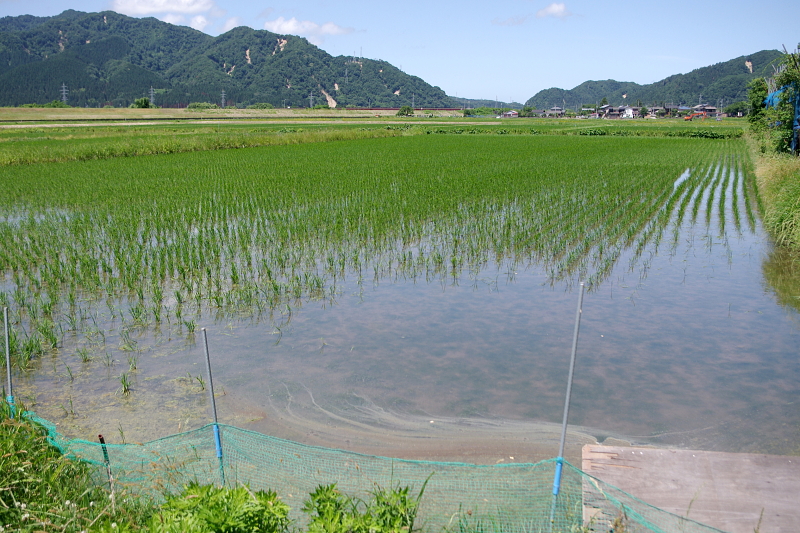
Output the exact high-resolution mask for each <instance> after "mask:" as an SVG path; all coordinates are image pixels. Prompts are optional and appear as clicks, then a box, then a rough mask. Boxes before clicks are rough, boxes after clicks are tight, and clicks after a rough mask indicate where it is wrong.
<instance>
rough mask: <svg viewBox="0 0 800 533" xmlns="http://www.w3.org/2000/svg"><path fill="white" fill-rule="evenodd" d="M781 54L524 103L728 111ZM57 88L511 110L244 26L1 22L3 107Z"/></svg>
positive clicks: (166, 101)
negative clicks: (213, 32)
mask: <svg viewBox="0 0 800 533" xmlns="http://www.w3.org/2000/svg"><path fill="white" fill-rule="evenodd" d="M780 55H781V54H780V52H778V51H777V50H764V51H761V52H758V53H755V54H752V55H750V56H742V57H739V58H736V59H732V60H730V61H727V62H724V63H718V64H716V65H712V66H710V67H704V68H700V69H697V70H694V71H692V72H689V73H688V74H676V75H674V76H670V77H668V78H665V79H664V80H661V81H659V82H656V83H653V84H649V85H638V84H636V83H633V82H618V81H615V80H604V81H587V82H584V83H582V84H581V85H579V86H578V87H575V88H574V89H571V90H564V89H557V88H552V89H547V90H544V91H540V92H538V93H537V94H536V95H535V96H533V97H532V98H530V99H529V100H528V101H527V102H526V104H525V105H527V106H529V107H534V108H537V109H542V108H545V109H549V108H550V107H553V106H563V105H564V104H566V106H567V107H568V108H571V107H575V106H580V105H581V104H594V103H597V102H600V100H602V99H603V98H604V97H605V98H607V99H608V101H609V103H611V104H614V105H620V104H623V103H631V104H636V103H637V101H641V102H642V103H643V104H645V105H650V104H660V103H662V102H663V103H692V104H693V103H697V101H698V99H699V98H700V96H701V95H702V98H703V100H704V102H709V103H713V104H717V103H718V101H719V100H720V99H724V102H725V104H728V103H732V102H734V101H739V100H744V99H745V97H746V93H747V83H748V82H749V81H750V80H752V79H753V78H755V77H758V76H763V75H765V74H771V71H770V69H769V65H770V64H771V63H772V62H774V61H775V59H776V58H778V57H780ZM748 65H749V66H748ZM751 70H752V71H751ZM62 85H63V87H64V88H65V89H66V90H67V91H68V103H69V104H71V105H77V106H90V107H99V106H103V105H114V106H127V105H129V104H130V103H131V102H133V100H135V99H136V98H141V97H143V96H149V95H150V92H151V88H152V91H153V93H154V96H155V98H154V103H155V104H156V105H159V106H185V105H187V104H188V103H190V102H216V103H221V100H222V94H223V91H224V93H225V99H226V101H227V104H228V105H234V104H235V105H237V106H246V105H250V104H254V103H262V102H266V103H270V104H272V105H274V106H275V107H282V106H291V107H308V106H311V105H312V104H313V105H318V104H328V105H330V106H334V105H335V106H336V107H347V106H352V107H401V106H404V105H414V106H415V107H417V108H421V107H429V108H448V107H449V108H458V107H473V108H474V107H479V106H486V107H501V108H506V107H511V108H519V107H520V104H518V103H515V102H513V103H507V102H494V101H492V100H488V99H485V100H481V99H466V98H455V97H450V96H447V95H446V94H445V92H444V91H442V90H441V89H440V88H439V87H435V86H432V85H430V84H428V83H427V82H425V81H424V80H422V79H420V78H418V77H416V76H411V75H409V74H407V73H405V72H402V71H401V70H399V69H398V68H396V67H395V66H393V65H391V64H390V63H388V62H386V61H380V60H373V59H365V58H357V57H351V56H337V57H334V56H331V55H330V54H328V53H327V52H325V51H323V50H321V49H319V48H317V47H316V46H314V45H312V44H311V43H309V42H308V41H307V40H306V39H304V38H302V37H297V36H293V35H278V34H275V33H272V32H269V31H266V30H253V29H251V28H248V27H244V26H242V27H238V28H234V29H232V30H230V31H228V32H226V33H224V34H222V35H219V36H217V37H212V36H210V35H207V34H205V33H202V32H200V31H197V30H194V29H192V28H188V27H185V26H175V25H172V24H168V23H166V22H162V21H160V20H157V19H155V18H133V17H128V16H125V15H121V14H118V13H115V12H113V11H104V12H101V13H84V12H81V11H74V10H67V11H64V12H63V13H61V14H60V15H57V16H54V17H37V16H33V15H22V16H18V17H3V18H0V105H2V106H13V105H21V104H26V103H40V104H42V103H46V102H50V101H52V100H55V99H58V98H60V97H61V87H62ZM623 94H626V95H627V98H626V99H623V98H622V95H623Z"/></svg>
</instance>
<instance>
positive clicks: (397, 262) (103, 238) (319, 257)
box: [0, 138, 739, 345]
mask: <svg viewBox="0 0 800 533" xmlns="http://www.w3.org/2000/svg"><path fill="white" fill-rule="evenodd" d="M437 139H438V138H437ZM454 141H455V142H454ZM565 141H566V142H571V143H575V142H578V141H576V140H574V139H572V140H566V139H565V140H562V139H556V140H555V141H552V140H551V141H548V142H546V143H545V145H546V146H544V147H539V146H537V145H536V144H523V143H531V141H528V140H526V139H515V140H514V142H511V141H510V140H503V141H502V143H504V144H498V141H492V143H489V144H490V145H489V146H485V147H483V146H478V145H476V144H475V143H468V144H466V143H465V141H463V140H461V139H458V140H454V139H450V140H447V141H437V142H432V140H431V139H430V138H427V139H425V138H418V139H403V140H402V143H401V140H399V139H398V140H393V141H392V140H385V141H381V140H375V141H371V142H370V145H369V146H363V147H362V146H361V144H359V143H353V144H348V145H341V146H337V147H335V148H331V147H328V146H325V145H318V146H316V147H315V148H314V149H313V150H311V149H309V147H297V149H292V150H288V149H286V150H283V149H282V150H280V151H277V150H270V151H263V150H262V151H251V152H247V151H243V152H239V153H237V157H227V158H226V160H224V161H219V160H216V159H214V158H211V157H209V156H207V155H203V154H197V157H196V160H193V159H191V158H188V156H181V157H180V158H177V159H175V160H159V161H157V162H156V164H155V167H157V168H159V170H160V174H159V176H158V177H157V178H153V177H152V176H148V175H147V171H148V169H147V168H146V167H148V166H150V167H151V168H152V166H153V163H154V162H155V161H156V160H155V159H150V160H147V159H145V160H143V161H137V162H136V163H137V164H136V165H133V164H132V163H133V162H131V163H127V162H122V161H114V162H106V163H103V166H100V164H99V163H98V164H96V165H95V166H93V167H92V169H89V172H90V173H92V172H98V171H99V172H100V173H101V174H102V176H101V177H99V178H98V177H97V176H94V175H90V174H87V173H86V172H85V169H79V168H76V167H73V168H71V169H69V170H70V171H72V172H74V175H73V176H66V179H64V176H60V178H61V180H60V181H57V180H54V179H53V177H52V176H43V174H44V173H42V174H39V175H38V176H35V175H34V176H33V177H32V179H30V180H29V183H22V182H19V181H13V179H12V180H9V181H6V182H5V183H4V184H3V185H4V192H5V194H4V196H5V200H4V205H5V209H6V211H5V212H6V219H5V223H3V224H0V238H2V239H3V240H4V242H6V243H9V245H8V246H5V247H3V249H2V250H1V251H0V267H2V268H3V270H4V271H5V272H6V274H7V278H6V285H7V287H8V289H7V291H6V293H7V294H13V295H16V298H15V299H14V302H13V305H15V307H16V309H17V310H18V312H17V315H15V316H16V319H15V321H16V323H17V324H19V325H22V324H28V325H29V326H30V325H35V327H36V333H30V334H27V335H28V337H27V338H34V339H35V341H36V342H38V344H39V345H45V338H48V339H50V340H52V338H53V337H52V335H51V334H50V333H49V331H50V330H48V327H47V325H46V324H47V323H46V322H43V320H40V318H39V317H40V309H42V308H43V307H44V306H49V312H48V313H49V315H51V316H50V317H48V319H49V320H51V321H52V323H53V325H54V326H53V328H55V331H59V332H63V331H70V330H78V329H81V328H82V329H84V330H85V329H86V328H87V325H88V324H89V320H87V317H86V316H82V313H84V314H85V313H86V311H85V310H84V309H85V308H84V307H82V306H81V302H82V301H83V302H88V304H87V305H88V306H89V307H91V306H95V307H96V306H98V305H101V303H103V302H106V301H108V299H109V298H110V299H112V300H115V301H116V302H117V303H116V304H115V305H117V306H118V307H119V314H120V316H121V317H122V319H123V321H126V322H127V323H132V324H139V325H141V326H142V327H145V326H146V325H147V324H159V323H161V321H163V320H167V321H170V322H171V318H172V317H174V319H175V323H176V324H177V325H178V327H181V328H182V327H183V325H185V324H186V323H187V322H191V321H192V320H194V318H196V317H197V316H198V315H199V314H200V313H203V312H205V311H207V310H212V311H213V312H215V313H216V312H221V313H248V312H250V313H255V312H258V313H261V312H265V311H267V310H274V309H278V308H280V307H281V306H284V305H287V304H289V305H298V304H299V303H300V302H302V300H303V299H308V298H312V299H326V300H334V299H335V297H336V291H337V283H339V282H341V281H343V280H344V279H346V277H347V276H356V277H357V278H358V279H361V278H362V277H365V276H370V275H371V276H372V277H373V280H375V281H379V280H380V279H383V278H386V277H394V278H395V279H397V278H398V277H403V278H405V279H415V280H416V279H421V278H424V279H426V280H432V279H437V278H438V279H443V278H447V277H449V278H451V279H454V280H456V279H458V278H459V277H460V276H461V275H462V273H463V272H464V271H465V270H466V271H468V272H470V273H472V274H476V273H478V272H480V271H481V270H482V269H485V268H486V267H487V265H492V264H494V265H501V264H505V263H509V264H513V265H527V264H538V265H544V268H546V269H547V270H548V271H550V272H552V278H553V280H554V281H555V280H560V279H566V278H568V277H570V276H572V275H573V274H574V273H576V272H578V273H580V274H581V275H582V276H591V275H592V273H593V271H592V264H593V261H594V263H595V264H597V262H598V260H599V261H600V266H598V267H596V272H601V273H602V274H601V275H595V276H594V277H593V278H592V279H593V282H596V283H600V282H601V281H602V276H603V275H606V274H607V273H608V272H610V268H612V267H613V265H614V264H615V262H616V260H617V258H618V257H619V256H620V254H621V253H622V251H623V250H624V249H625V248H626V247H627V246H630V245H631V244H633V243H634V241H635V239H636V238H637V236H638V235H639V234H640V233H641V232H642V231H646V232H647V233H646V235H645V237H644V238H643V239H640V241H639V242H640V243H643V244H641V247H642V248H643V246H644V244H646V243H647V242H649V240H650V239H652V238H655V236H656V235H659V234H660V231H661V230H663V227H664V226H665V224H666V220H667V217H665V216H663V215H661V216H657V215H658V213H660V212H664V211H666V212H669V211H670V210H671V208H672V206H673V205H674V204H675V202H677V199H676V196H675V193H674V191H673V190H672V184H673V182H674V180H675V178H676V176H677V175H679V174H680V172H681V171H682V169H683V168H685V165H686V160H690V161H692V162H694V163H695V164H696V165H697V166H698V167H700V166H703V165H708V162H707V161H708V159H707V157H708V154H707V152H711V153H712V154H713V155H716V153H717V152H719V151H725V149H726V148H727V150H731V149H734V150H735V149H737V148H738V147H739V145H737V144H732V145H727V143H726V145H725V147H723V148H720V147H718V146H714V145H713V143H712V144H709V143H708V142H703V141H694V142H692V143H688V142H686V143H685V144H684V145H683V146H682V148H683V151H678V153H675V154H673V155H672V157H671V158H670V159H669V160H668V161H667V162H666V163H665V162H664V159H665V156H666V155H669V152H672V151H674V149H675V148H674V144H673V143H674V141H670V146H669V147H664V146H660V145H659V144H658V143H663V142H664V141H658V140H647V144H646V146H645V148H647V149H652V150H654V151H655V152H656V153H655V155H654V156H652V157H650V156H648V157H644V160H643V161H642V163H641V164H637V165H635V166H624V165H619V164H618V163H617V160H616V159H614V158H615V157H620V156H621V155H624V154H625V150H628V151H629V150H631V149H634V148H641V147H640V146H637V145H636V144H631V143H630V142H628V141H625V140H622V139H614V140H611V141H612V142H609V140H606V139H587V142H584V143H580V145H579V146H577V147H572V148H574V149H575V150H576V152H580V153H582V154H583V155H584V156H585V157H588V162H585V163H581V162H579V161H578V162H576V161H572V160H565V159H563V158H561V157H554V155H553V153H557V152H554V151H553V149H554V147H555V148H558V147H561V146H562V145H563V143H564V142H565ZM595 141H601V142H599V143H598V142H595ZM638 142H642V141H641V140H639V141H638ZM486 143H487V141H486V140H481V141H480V145H484V144H486ZM559 143H560V144H559ZM619 143H622V145H620V144H619ZM343 147H346V149H343ZM364 149H369V150H371V151H372V153H380V154H382V156H385V159H386V161H382V162H375V161H368V162H366V163H362V164H361V165H359V166H357V167H356V168H355V169H353V166H352V165H347V164H344V163H352V161H354V159H355V158H356V157H358V156H359V154H360V152H361V151H362V150H364ZM524 151H528V152H531V154H530V155H528V156H527V157H520V156H519V154H520V153H524ZM606 151H607V152H611V154H610V155H608V154H606V153H604V152H606ZM340 152H344V153H343V154H341V153H340ZM398 152H399V153H398ZM452 152H455V153H452ZM504 153H505V154H508V155H509V156H510V155H511V154H514V156H515V158H516V159H518V160H521V161H512V162H511V163H509V162H506V163H504V164H503V163H501V164H498V162H497V160H498V157H499V158H501V159H502V158H503V157H504V155H503V154H504ZM442 154H449V157H446V158H444V159H445V161H444V162H443V163H442V162H439V163H438V164H437V163H436V160H437V159H439V158H442V157H443V156H442ZM201 155H203V157H200V156H201ZM279 158H288V159H283V160H281V159H279ZM300 160H304V161H305V160H308V161H307V164H302V165H301V164H298V163H297V161H300ZM323 161H327V165H325V166H320V165H321V163H322V162H323ZM142 162H145V163H146V164H145V165H142V164H141V163H142ZM337 165H341V166H337ZM142 167H145V168H142ZM498 167H499V170H498ZM64 168H65V167H63V166H62V167H53V169H52V171H53V172H55V171H58V170H64ZM319 168H324V170H323V171H320V170H318V169H319ZM598 169H599V170H600V171H601V172H605V176H604V177H601V176H600V175H598V174H597V171H598ZM47 170H50V169H47ZM31 174H35V173H33V172H31ZM198 174H199V175H200V176H202V177H201V178H198ZM112 175H113V176H112ZM262 176H264V177H262ZM87 182H88V183H87ZM31 187H35V188H37V191H41V190H44V191H45V193H44V194H37V195H34V194H32V193H31ZM42 187H44V189H42ZM683 187H688V185H684V186H683ZM50 188H53V189H55V191H53V190H51V189H50ZM665 205H666V206H667V207H666V208H665ZM593 250H594V251H595V252H596V253H594V254H593V253H592V251H593ZM37 298H38V299H39V301H41V302H42V303H41V304H37V305H31V303H30V302H32V301H37V300H36V299H37ZM187 309H189V310H190V312H191V313H192V316H186V315H185V312H186V310H187ZM114 314H115V313H114V312H112V316H113V315H114ZM92 316H96V315H92V314H91V313H89V317H88V318H89V319H91V317H92ZM193 317H194V318H193ZM95 321H96V319H95ZM40 323H45V326H41V328H40V326H39V325H40ZM39 329H42V330H43V333H42V332H40V331H39ZM28 330H31V328H30V327H29V328H28ZM31 331H32V330H31ZM33 335H36V337H33ZM56 339H57V336H56ZM50 344H51V345H53V344H58V341H57V340H56V342H55V343H50Z"/></svg>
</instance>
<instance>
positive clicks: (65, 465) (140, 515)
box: [0, 402, 154, 532]
mask: <svg viewBox="0 0 800 533" xmlns="http://www.w3.org/2000/svg"><path fill="white" fill-rule="evenodd" d="M102 482H103V478H102V477H98V471H97V470H96V469H94V468H92V467H91V466H89V465H87V464H85V463H81V462H78V461H72V460H70V459H68V458H67V457H65V456H63V455H61V453H60V452H59V451H58V450H57V449H56V448H54V447H53V446H51V445H50V444H49V443H48V442H47V438H46V434H45V432H44V431H43V429H42V428H41V427H39V426H38V425H35V424H33V423H31V422H29V421H27V420H24V419H23V420H20V419H19V417H17V418H16V419H11V418H9V410H8V404H6V403H5V402H0V532H4V531H24V532H28V531H30V532H33V531H37V532H38V531H63V532H73V531H74V532H78V531H86V530H92V531H114V530H118V528H119V527H120V526H122V527H123V528H127V526H128V525H130V526H133V525H134V524H138V523H143V522H144V521H146V520H147V519H148V517H149V515H151V514H152V512H153V509H154V508H153V506H151V505H148V504H147V503H146V502H142V501H139V500H136V499H133V498H130V497H129V496H128V495H126V494H125V493H124V492H120V491H117V494H116V499H115V500H116V501H113V502H112V500H111V498H110V493H109V492H108V491H107V490H106V489H105V488H104V487H103V485H102V484H101V483H102Z"/></svg>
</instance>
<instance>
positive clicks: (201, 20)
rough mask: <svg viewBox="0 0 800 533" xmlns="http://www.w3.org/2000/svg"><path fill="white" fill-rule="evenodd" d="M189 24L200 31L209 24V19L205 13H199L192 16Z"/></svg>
mask: <svg viewBox="0 0 800 533" xmlns="http://www.w3.org/2000/svg"><path fill="white" fill-rule="evenodd" d="M189 26H191V27H192V28H194V29H196V30H198V31H203V28H205V27H206V26H208V19H207V18H205V17H204V16H203V15H197V16H195V17H192V20H191V21H189Z"/></svg>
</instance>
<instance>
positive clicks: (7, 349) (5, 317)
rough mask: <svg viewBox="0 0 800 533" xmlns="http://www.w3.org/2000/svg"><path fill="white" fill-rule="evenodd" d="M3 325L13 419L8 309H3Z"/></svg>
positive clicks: (7, 399)
mask: <svg viewBox="0 0 800 533" xmlns="http://www.w3.org/2000/svg"><path fill="white" fill-rule="evenodd" d="M3 325H4V326H5V340H6V379H7V382H8V389H7V390H6V394H7V396H6V401H7V402H8V407H9V409H10V410H11V418H14V415H15V414H16V413H15V411H16V407H15V405H14V390H13V389H12V388H11V351H10V349H9V346H8V307H3Z"/></svg>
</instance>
